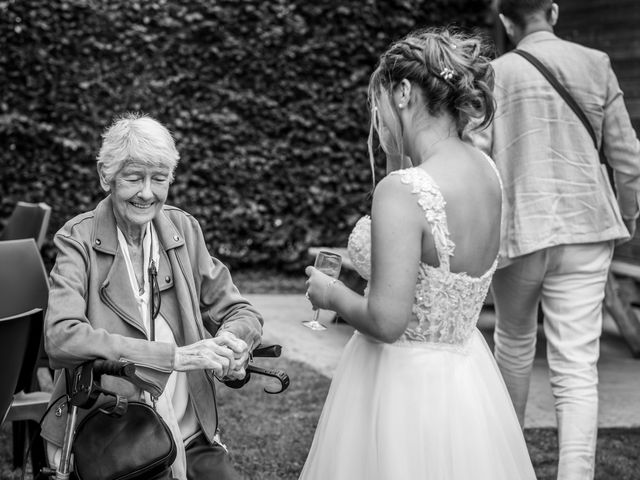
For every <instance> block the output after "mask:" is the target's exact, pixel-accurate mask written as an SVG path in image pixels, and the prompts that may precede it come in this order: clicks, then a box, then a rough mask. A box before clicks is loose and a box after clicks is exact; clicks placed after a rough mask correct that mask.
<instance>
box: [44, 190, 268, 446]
mask: <svg viewBox="0 0 640 480" xmlns="http://www.w3.org/2000/svg"><path fill="white" fill-rule="evenodd" d="M153 224H154V227H155V229H156V232H157V233H158V238H159V241H160V246H159V250H160V252H159V253H160V262H159V266H158V283H159V287H160V292H161V309H160V313H161V315H162V316H163V317H164V318H165V319H166V320H167V322H168V324H169V326H170V328H171V330H172V332H173V335H174V337H175V339H176V342H177V344H178V345H179V346H182V345H189V344H191V343H194V342H196V341H198V340H201V339H204V338H210V337H211V336H213V335H215V334H216V333H217V332H220V331H223V330H227V331H230V332H232V333H234V334H235V335H236V336H237V337H238V338H241V339H243V340H244V341H245V342H247V344H248V345H249V348H251V349H252V348H254V347H255V346H256V345H258V344H259V343H260V338H261V335H262V322H263V321H262V317H261V315H260V314H259V313H258V312H257V311H256V310H255V309H254V308H253V307H252V306H251V304H249V302H248V301H247V300H246V299H244V298H243V297H242V296H241V295H240V293H239V292H238V290H237V288H236V287H235V286H234V284H233V282H232V280H231V276H230V274H229V271H228V270H227V268H226V267H225V266H224V265H223V264H222V263H221V262H220V261H218V260H217V259H215V258H212V257H211V255H210V254H209V252H208V250H207V247H206V244H205V240H204V237H203V235H202V231H201V229H200V226H199V225H198V222H197V221H196V220H195V218H193V217H192V216H191V215H189V214H187V213H185V212H184V211H182V210H180V209H178V208H175V207H171V206H165V207H164V208H163V210H162V211H161V212H160V213H159V214H158V216H157V217H156V218H155V219H154V220H153ZM54 242H55V245H56V247H57V248H58V255H57V258H56V263H55V266H54V267H53V270H52V271H51V282H52V283H51V288H50V292H49V305H48V308H47V314H46V319H45V349H46V351H47V354H48V355H49V359H50V363H51V367H52V368H54V369H59V368H71V367H74V366H77V365H78V364H80V363H82V362H84V361H85V360H90V359H94V358H103V359H108V360H129V361H132V362H134V363H135V364H136V375H137V381H136V384H135V385H132V384H131V383H130V382H127V381H125V380H122V379H118V378H115V377H103V380H102V384H103V387H105V388H107V389H110V390H114V391H116V392H118V393H120V394H122V395H125V396H127V397H128V398H130V399H135V400H140V398H141V396H142V390H143V389H144V390H146V391H148V392H150V393H151V394H152V395H153V396H155V397H158V396H159V395H160V394H161V393H162V391H163V389H164V386H165V384H166V381H167V379H168V377H169V374H170V373H171V371H172V370H173V361H174V353H175V345H172V344H169V343H162V342H150V341H148V340H147V336H146V331H145V328H144V326H143V324H142V319H141V318H140V316H139V311H138V307H137V305H136V302H135V299H134V296H133V292H132V290H131V286H130V283H129V275H128V273H127V267H126V264H125V259H124V256H123V253H122V251H121V250H120V248H119V246H118V237H117V230H116V221H115V217H114V214H113V207H112V202H111V197H110V196H109V197H107V198H106V199H104V200H103V201H101V202H100V203H99V204H98V206H97V207H96V209H95V210H93V211H91V212H87V213H84V214H81V215H78V216H77V217H75V218H73V219H72V220H70V221H69V222H67V223H66V224H65V225H64V226H63V227H62V228H61V229H60V230H59V231H58V232H57V233H56V235H55V239H54ZM187 378H188V384H189V396H190V398H191V400H192V402H193V404H194V407H195V411H196V415H197V418H198V421H199V423H200V427H201V428H202V430H203V432H204V434H205V435H206V437H207V438H208V439H209V441H213V437H214V435H215V432H216V428H217V422H218V418H217V411H216V408H215V392H214V380H213V376H212V373H211V372H209V371H192V372H188V374H187ZM64 393H65V381H64V375H61V376H59V378H58V379H57V382H56V386H55V389H54V392H53V394H52V400H53V401H56V400H57V402H56V405H54V406H53V407H52V408H51V410H50V411H49V412H48V414H47V416H46V418H45V420H44V422H43V425H42V436H43V437H44V438H45V439H46V440H47V441H49V442H51V443H53V444H55V445H58V446H60V445H62V438H63V433H64V427H65V422H66V413H67V409H66V405H63V404H66V400H65V398H64ZM61 396H62V398H59V397H61ZM61 405H62V407H61ZM80 413H81V414H86V413H87V412H86V411H85V412H82V411H81V412H80ZM81 418H82V416H80V419H81Z"/></svg>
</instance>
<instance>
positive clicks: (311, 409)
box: [0, 272, 640, 480]
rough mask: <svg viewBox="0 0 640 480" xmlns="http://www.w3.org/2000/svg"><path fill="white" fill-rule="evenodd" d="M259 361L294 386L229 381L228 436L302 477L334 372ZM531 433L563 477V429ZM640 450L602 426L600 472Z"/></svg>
mask: <svg viewBox="0 0 640 480" xmlns="http://www.w3.org/2000/svg"><path fill="white" fill-rule="evenodd" d="M232 274H233V276H234V278H235V279H236V283H237V284H238V286H239V287H240V290H241V291H243V292H245V293H270V292H288V293H292V292H299V291H300V289H302V291H304V278H305V277H304V276H300V277H287V276H282V277H278V276H277V275H273V276H265V275H254V274H236V273H235V272H233V273H232ZM265 278H268V281H265V280H264V279H265ZM301 282H302V287H301ZM259 364H260V365H262V366H265V367H272V368H279V369H284V370H286V371H287V373H288V374H289V377H290V379H291V386H290V387H289V389H288V390H287V391H286V392H284V393H282V394H280V395H268V394H266V393H264V392H263V390H262V389H263V387H265V386H267V385H268V380H267V379H266V378H264V377H260V376H255V377H254V378H253V379H252V380H251V382H249V383H248V384H247V385H245V386H244V387H243V388H242V389H240V390H233V389H230V388H227V387H225V386H224V385H221V386H220V387H219V388H218V397H219V400H218V404H219V407H218V410H219V416H220V419H221V429H222V435H223V441H224V442H225V443H226V444H227V446H228V447H229V449H230V452H231V454H232V458H233V461H234V463H235V464H236V466H237V468H238V469H239V470H240V471H241V472H242V473H243V474H244V475H245V477H246V479H247V480H249V479H250V480H267V479H269V480H294V479H297V478H298V475H299V473H300V470H301V469H302V465H303V464H304V461H305V458H306V454H307V452H308V450H309V446H310V445H311V440H312V438H313V432H314V430H315V426H316V423H317V421H318V417H319V415H320V411H321V409H322V404H323V402H324V399H325V396H326V394H327V390H328V388H329V379H328V378H326V377H324V376H322V375H320V374H318V373H317V372H316V371H314V370H313V369H311V368H310V367H308V366H307V365H305V364H302V363H299V362H295V361H291V360H288V359H284V358H279V359H259ZM10 433H11V426H10V425H5V426H3V427H2V430H1V431H0V480H17V479H20V470H16V471H12V470H11V468H10V465H11V435H10ZM525 436H526V439H527V444H528V446H529V452H530V454H531V458H532V461H533V464H534V467H535V470H536V474H537V476H538V479H539V480H555V473H556V465H557V460H558V457H557V436H556V432H555V430H554V429H530V430H527V431H525ZM639 455H640V429H638V428H635V429H601V430H600V432H599V435H598V450H597V459H596V463H597V465H596V479H597V480H638V479H640V460H639V459H638V456H639ZM26 478H31V476H27V477H26ZM327 480H330V479H327ZM389 480H393V479H389ZM474 480H475V479H474Z"/></svg>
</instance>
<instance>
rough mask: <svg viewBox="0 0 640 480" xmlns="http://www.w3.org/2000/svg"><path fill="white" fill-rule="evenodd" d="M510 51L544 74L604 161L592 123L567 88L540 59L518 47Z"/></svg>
mask: <svg viewBox="0 0 640 480" xmlns="http://www.w3.org/2000/svg"><path fill="white" fill-rule="evenodd" d="M512 51H513V53H516V54H518V55H520V56H521V57H523V58H525V59H526V60H528V61H529V63H531V64H532V65H533V66H534V67H536V68H537V69H538V70H539V71H540V73H541V74H542V75H543V76H544V78H546V79H547V81H548V82H549V83H550V84H551V86H552V87H553V88H555V89H556V91H557V92H558V93H559V94H560V96H561V97H562V98H563V99H564V101H565V102H567V105H569V107H570V108H571V110H573V112H574V113H575V114H576V115H577V116H578V118H579V119H580V121H581V122H582V123H583V124H584V126H585V128H586V129H587V131H588V132H589V135H590V136H591V140H593V144H594V145H595V147H596V150H598V152H599V153H600V162H601V163H606V160H605V158H604V155H602V153H601V149H599V148H598V140H597V139H596V132H595V131H594V130H593V125H591V122H590V121H589V119H588V118H587V116H586V115H585V113H584V111H582V108H580V105H578V103H577V102H576V101H575V100H574V98H573V97H572V96H571V94H570V93H569V92H568V91H567V89H566V88H564V87H563V86H562V84H561V83H560V82H559V81H558V80H557V79H556V77H555V76H554V75H553V73H551V72H550V71H549V69H548V68H547V67H545V66H544V64H543V63H542V62H541V61H540V60H538V59H537V58H536V57H534V56H533V55H531V54H530V53H529V52H525V51H524V50H519V49H515V50H512Z"/></svg>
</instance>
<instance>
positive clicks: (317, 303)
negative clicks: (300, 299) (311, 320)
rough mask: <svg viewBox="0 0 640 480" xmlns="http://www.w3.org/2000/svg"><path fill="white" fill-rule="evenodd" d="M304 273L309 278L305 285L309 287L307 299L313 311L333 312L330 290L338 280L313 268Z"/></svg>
mask: <svg viewBox="0 0 640 480" xmlns="http://www.w3.org/2000/svg"><path fill="white" fill-rule="evenodd" d="M304 273H305V274H306V275H307V276H308V277H309V278H308V279H307V281H306V282H305V285H306V286H307V298H308V299H309V301H310V302H311V305H313V309H314V310H316V309H318V308H324V309H326V310H331V309H332V308H331V305H330V303H329V300H330V298H329V290H330V289H331V287H332V286H333V285H334V284H335V283H336V282H337V280H336V279H335V278H333V277H330V276H329V275H327V274H325V273H322V272H321V271H320V270H318V269H317V268H315V267H311V266H309V267H307V268H305V269H304Z"/></svg>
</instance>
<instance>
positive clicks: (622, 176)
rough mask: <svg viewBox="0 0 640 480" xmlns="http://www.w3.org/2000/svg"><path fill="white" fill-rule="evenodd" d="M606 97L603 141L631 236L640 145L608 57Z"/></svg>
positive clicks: (639, 203) (639, 197)
mask: <svg viewBox="0 0 640 480" xmlns="http://www.w3.org/2000/svg"><path fill="white" fill-rule="evenodd" d="M607 68H608V79H607V98H606V103H605V106H604V118H603V126H602V140H601V141H602V142H604V153H605V156H606V157H607V162H608V163H609V165H610V166H611V168H612V169H613V176H614V180H615V184H616V189H617V196H618V204H619V206H620V212H621V214H622V219H623V220H624V223H625V225H626V226H627V229H628V230H629V233H630V234H631V237H633V235H634V233H635V229H636V220H637V219H638V217H639V216H640V142H639V141H638V137H637V135H636V132H635V131H634V129H633V126H632V125H631V119H630V118H629V113H628V112H627V108H626V107H625V104H624V98H623V95H622V91H621V90H620V85H619V84H618V79H617V78H616V75H615V73H614V72H613V69H612V68H611V64H610V62H609V59H608V58H607Z"/></svg>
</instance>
